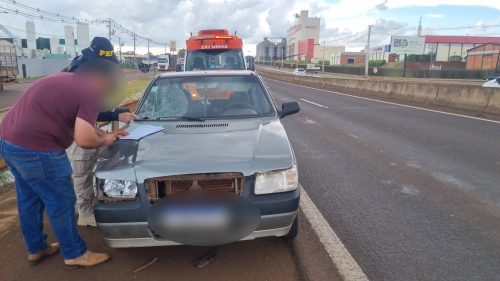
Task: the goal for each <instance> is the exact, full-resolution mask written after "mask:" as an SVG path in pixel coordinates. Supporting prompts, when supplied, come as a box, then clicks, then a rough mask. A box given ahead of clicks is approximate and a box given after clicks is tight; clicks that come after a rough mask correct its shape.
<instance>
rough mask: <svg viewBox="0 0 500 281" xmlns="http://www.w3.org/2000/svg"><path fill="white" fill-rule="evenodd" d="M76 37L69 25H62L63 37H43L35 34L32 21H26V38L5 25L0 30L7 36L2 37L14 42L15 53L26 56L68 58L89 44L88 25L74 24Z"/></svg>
mask: <svg viewBox="0 0 500 281" xmlns="http://www.w3.org/2000/svg"><path fill="white" fill-rule="evenodd" d="M76 29H77V37H76V38H75V33H74V28H73V26H71V25H67V26H65V27H64V38H57V37H53V38H44V37H38V38H37V36H36V26H35V23H34V22H33V21H27V22H26V38H17V37H15V36H14V35H12V33H10V32H9V31H8V30H7V29H6V28H5V27H3V28H2V31H3V32H4V33H5V35H7V36H8V37H7V38H2V39H5V40H8V41H10V42H11V43H14V44H15V45H16V48H17V55H18V56H22V57H27V58H39V59H41V58H62V59H68V58H71V57H74V56H76V55H79V54H81V50H82V49H84V48H87V47H89V46H90V39H89V37H90V36H89V25H88V24H87V23H78V24H76Z"/></svg>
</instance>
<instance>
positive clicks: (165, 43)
mask: <svg viewBox="0 0 500 281" xmlns="http://www.w3.org/2000/svg"><path fill="white" fill-rule="evenodd" d="M166 54H167V43H165V55H166Z"/></svg>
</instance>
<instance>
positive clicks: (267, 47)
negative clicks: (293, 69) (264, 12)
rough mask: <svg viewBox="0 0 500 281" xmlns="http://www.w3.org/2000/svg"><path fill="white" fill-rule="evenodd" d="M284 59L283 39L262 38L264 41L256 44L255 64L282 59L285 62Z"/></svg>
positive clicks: (284, 46) (284, 43) (285, 56)
mask: <svg viewBox="0 0 500 281" xmlns="http://www.w3.org/2000/svg"><path fill="white" fill-rule="evenodd" d="M276 42H277V43H276ZM286 58H287V54H286V39H285V38H279V39H277V38H274V39H273V38H264V41H262V42H260V43H259V44H257V50H256V52H255V61H256V62H272V61H276V60H282V59H283V60H286Z"/></svg>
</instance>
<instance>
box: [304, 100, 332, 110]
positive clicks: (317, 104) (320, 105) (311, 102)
mask: <svg viewBox="0 0 500 281" xmlns="http://www.w3.org/2000/svg"><path fill="white" fill-rule="evenodd" d="M300 100H301V101H305V102H308V103H310V104H314V105H315V106H318V107H322V108H328V106H324V105H322V104H319V103H316V102H313V101H310V100H306V99H300Z"/></svg>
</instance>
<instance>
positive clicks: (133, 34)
mask: <svg viewBox="0 0 500 281" xmlns="http://www.w3.org/2000/svg"><path fill="white" fill-rule="evenodd" d="M132 36H134V67H135V40H136V39H135V33H132Z"/></svg>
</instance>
